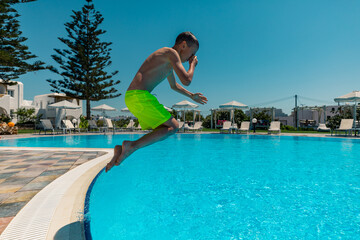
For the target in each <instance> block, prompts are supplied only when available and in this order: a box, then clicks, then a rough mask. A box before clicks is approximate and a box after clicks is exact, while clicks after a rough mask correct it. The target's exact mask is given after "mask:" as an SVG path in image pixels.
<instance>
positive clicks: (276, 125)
mask: <svg viewBox="0 0 360 240" xmlns="http://www.w3.org/2000/svg"><path fill="white" fill-rule="evenodd" d="M280 124H281V123H280V122H279V121H272V122H271V123H270V127H269V129H268V134H271V133H276V132H277V133H281V129H280Z"/></svg>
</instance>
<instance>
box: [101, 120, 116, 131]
mask: <svg viewBox="0 0 360 240" xmlns="http://www.w3.org/2000/svg"><path fill="white" fill-rule="evenodd" d="M104 120H105V125H106V128H107V130H112V131H113V132H116V130H120V128H117V127H115V126H114V125H113V123H112V121H111V119H109V118H105V119H104Z"/></svg>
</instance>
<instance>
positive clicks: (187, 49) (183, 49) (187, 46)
mask: <svg viewBox="0 0 360 240" xmlns="http://www.w3.org/2000/svg"><path fill="white" fill-rule="evenodd" d="M175 47H176V48H177V49H178V50H179V55H180V58H181V61H182V62H187V61H189V59H190V58H191V57H192V56H194V55H195V54H196V52H197V50H198V49H199V41H198V40H197V39H196V37H195V36H194V34H192V33H191V32H182V33H180V34H179V35H178V36H177V38H176V40H175Z"/></svg>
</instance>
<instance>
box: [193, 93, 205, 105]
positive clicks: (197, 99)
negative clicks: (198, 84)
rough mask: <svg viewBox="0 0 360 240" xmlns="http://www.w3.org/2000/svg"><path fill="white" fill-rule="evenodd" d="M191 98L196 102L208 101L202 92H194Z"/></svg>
mask: <svg viewBox="0 0 360 240" xmlns="http://www.w3.org/2000/svg"><path fill="white" fill-rule="evenodd" d="M191 99H192V100H194V101H195V102H198V103H201V104H205V103H207V101H208V100H207V98H206V97H205V96H203V95H202V93H194V95H192V97H191Z"/></svg>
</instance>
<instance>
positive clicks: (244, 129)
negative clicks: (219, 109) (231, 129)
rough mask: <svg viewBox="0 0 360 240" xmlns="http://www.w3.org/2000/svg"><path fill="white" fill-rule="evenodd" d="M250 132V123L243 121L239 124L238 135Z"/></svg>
mask: <svg viewBox="0 0 360 240" xmlns="http://www.w3.org/2000/svg"><path fill="white" fill-rule="evenodd" d="M249 131H250V122H249V121H243V122H241V125H240V128H239V129H238V130H237V132H238V133H241V132H246V133H249Z"/></svg>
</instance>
